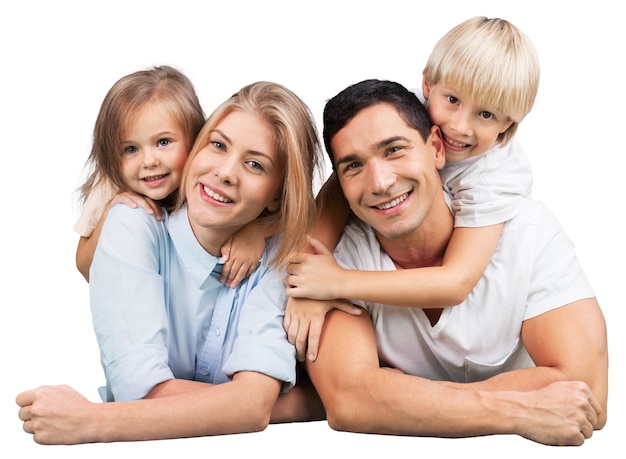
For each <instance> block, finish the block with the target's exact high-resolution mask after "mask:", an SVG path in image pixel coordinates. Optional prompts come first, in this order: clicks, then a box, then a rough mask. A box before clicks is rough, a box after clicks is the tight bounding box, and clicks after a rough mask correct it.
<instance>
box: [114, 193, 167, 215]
mask: <svg viewBox="0 0 626 459" xmlns="http://www.w3.org/2000/svg"><path fill="white" fill-rule="evenodd" d="M115 204H125V205H127V206H129V207H132V208H133V209H136V208H137V207H143V208H144V209H145V210H146V212H148V213H149V214H150V215H154V217H155V218H156V219H157V220H163V210H162V209H161V206H159V205H158V204H157V203H156V202H154V201H153V200H152V199H150V198H148V197H146V196H143V195H141V194H137V193H134V192H132V191H125V192H123V193H119V194H117V195H116V196H114V197H113V199H111V202H110V203H109V208H111V207H112V206H113V205H115Z"/></svg>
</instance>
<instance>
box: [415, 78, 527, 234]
mask: <svg viewBox="0 0 626 459" xmlns="http://www.w3.org/2000/svg"><path fill="white" fill-rule="evenodd" d="M411 91H412V92H414V93H415V94H416V95H417V97H418V98H419V100H420V101H421V102H422V103H424V96H423V93H422V90H421V88H417V89H411ZM439 175H440V176H441V183H442V184H443V188H444V190H446V191H447V192H448V193H449V194H450V196H451V197H452V201H451V203H452V210H453V213H454V226H455V227H457V226H464V227H480V226H489V225H495V224H497V223H502V222H505V221H508V220H510V219H511V218H512V217H514V216H515V215H517V213H518V212H519V210H520V206H521V201H522V198H524V197H530V192H531V188H532V185H533V175H532V169H531V167H530V162H529V160H528V157H527V156H526V152H525V151H524V149H523V148H522V146H521V144H520V143H519V142H518V141H517V139H515V138H513V139H511V140H510V141H509V142H508V143H507V144H506V145H504V146H502V147H500V146H494V147H493V148H491V149H490V150H488V151H487V152H485V153H483V154H481V155H478V156H474V157H472V158H467V159H464V160H462V161H457V162H449V161H446V164H445V166H444V167H443V168H442V169H441V170H440V171H439Z"/></svg>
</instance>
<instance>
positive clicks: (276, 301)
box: [223, 267, 296, 391]
mask: <svg viewBox="0 0 626 459" xmlns="http://www.w3.org/2000/svg"><path fill="white" fill-rule="evenodd" d="M259 270H260V271H261V274H259V277H258V278H257V279H256V281H254V280H253V279H250V280H249V281H253V282H250V283H249V284H248V287H247V294H246V297H245V301H244V304H243V306H242V310H241V316H240V319H239V324H238V333H237V338H236V340H235V342H234V344H233V349H232V352H231V354H230V356H229V357H228V359H227V360H226V363H225V365H224V367H223V370H224V372H225V373H226V374H227V375H228V376H229V377H232V376H233V375H234V374H235V373H238V372H240V371H256V372H259V373H263V374H265V375H267V376H271V377H273V378H275V379H277V380H279V381H282V382H283V385H282V390H283V391H287V390H289V389H290V388H291V387H293V386H294V385H295V383H296V354H295V347H294V346H293V345H292V344H290V343H289V341H288V339H287V334H286V332H285V330H284V328H283V317H284V314H285V303H286V300H287V297H286V294H285V290H284V287H283V285H282V282H281V278H280V272H277V271H275V270H273V269H270V268H267V267H263V268H259V269H258V270H257V271H259ZM241 293H242V292H240V294H241Z"/></svg>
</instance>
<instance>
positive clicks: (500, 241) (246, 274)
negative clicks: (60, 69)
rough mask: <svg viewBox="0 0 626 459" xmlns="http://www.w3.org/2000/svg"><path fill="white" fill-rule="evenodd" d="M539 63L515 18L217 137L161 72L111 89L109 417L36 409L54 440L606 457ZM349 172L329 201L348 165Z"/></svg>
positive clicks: (42, 430) (70, 407)
mask: <svg viewBox="0 0 626 459" xmlns="http://www.w3.org/2000/svg"><path fill="white" fill-rule="evenodd" d="M538 83H539V64H538V61H537V56H536V53H535V50H534V48H533V46H532V44H531V43H530V42H529V40H528V38H527V37H526V36H525V35H524V34H523V33H522V32H521V31H520V30H519V29H518V28H516V27H515V26H514V25H512V24H511V23H510V22H508V21H505V20H503V19H499V18H492V19H488V18H485V17H476V18H472V19H470V20H468V21H465V22H463V23H461V24H459V25H458V26H456V27H454V28H453V29H452V30H451V31H450V32H448V33H447V34H446V35H445V36H444V37H443V38H442V39H441V40H440V41H439V42H438V43H437V45H436V46H435V48H434V50H433V52H432V54H431V57H430V59H429V61H428V62H427V64H426V66H425V67H424V71H423V80H422V84H421V88H419V89H414V90H410V89H407V88H406V87H404V86H403V85H401V84H399V83H396V82H392V81H382V80H374V79H370V80H364V81H361V82H358V83H356V84H354V85H351V86H349V87H347V88H345V89H344V90H342V91H340V92H339V93H338V94H336V95H335V96H334V97H332V98H330V99H329V100H328V102H327V103H326V105H325V108H324V112H323V132H322V142H320V140H319V137H318V131H317V128H316V125H315V121H314V117H313V116H312V114H311V112H310V110H309V108H308V107H307V105H306V104H305V103H304V102H303V101H302V100H301V99H300V98H299V97H298V96H297V95H296V94H294V93H293V92H292V91H290V90H289V89H287V88H286V87H284V86H282V85H280V84H277V83H272V82H255V83H252V84H250V85H247V86H245V87H243V88H241V89H240V90H239V91H237V92H236V93H235V94H234V95H233V96H231V97H230V98H229V99H227V100H226V101H225V102H223V103H222V104H221V105H219V106H218V107H217V108H216V109H215V110H214V111H213V112H212V113H211V114H210V115H209V116H208V118H206V119H205V115H204V112H203V109H202V108H201V106H200V103H199V101H198V97H197V96H196V92H195V90H194V87H193V85H192V83H191V82H190V81H189V79H188V78H187V77H186V76H185V75H183V74H182V73H181V72H179V71H178V70H176V69H174V68H172V67H168V66H161V67H155V68H152V69H148V70H142V71H138V72H135V73H133V74H130V75H127V76H125V77H123V78H122V79H120V80H119V81H118V82H116V83H115V84H114V86H113V87H112V88H111V89H110V90H109V92H108V93H107V95H106V97H105V99H104V101H103V103H102V106H101V108H100V112H99V115H98V118H97V120H96V123H95V128H94V136H93V147H92V151H91V154H90V156H89V158H88V166H89V168H90V171H91V175H89V177H88V178H87V180H86V181H85V183H84V185H83V186H82V188H81V196H82V198H83V203H84V205H83V212H82V214H81V216H80V219H79V221H78V222H77V224H76V227H75V229H76V231H77V232H79V234H80V239H79V243H78V248H77V252H76V264H77V267H78V270H79V271H80V272H81V273H82V275H83V276H84V277H85V279H86V280H87V281H88V282H89V294H90V303H91V310H92V316H93V325H94V330H95V333H96V337H97V342H98V346H99V349H100V357H101V363H102V367H103V369H104V374H105V379H106V385H105V386H104V387H102V388H101V389H100V394H101V396H102V400H103V401H104V402H106V403H93V402H91V401H88V400H87V399H86V398H85V397H83V396H82V395H81V394H79V393H78V392H76V391H75V390H74V389H72V388H71V387H69V386H41V387H39V388H36V389H33V390H28V391H25V392H22V393H20V394H18V395H17V398H16V402H17V404H18V406H19V419H20V420H21V421H22V422H23V427H24V430H25V431H26V432H27V433H30V434H32V435H33V438H34V440H35V441H36V442H37V443H42V444H76V443H88V442H111V441H128V440H151V439H165V438H181V437H193V436H208V435H220V434H230V433H241V432H255V431H260V430H263V429H264V428H266V427H267V426H268V424H270V423H282V422H301V421H311V420H327V422H328V423H329V425H330V426H331V427H332V428H333V429H336V430H342V431H351V432H363V433H380V434H392V435H412V436H438V437H469V436H478V435H492V434H516V435H520V436H522V437H525V438H528V439H530V440H532V441H535V442H539V443H543V444H549V445H580V444H582V443H583V442H584V441H585V440H586V439H588V438H590V437H591V436H592V434H593V431H594V430H598V429H601V428H603V427H604V425H605V423H606V419H607V397H608V350H607V337H606V325H605V321H604V318H603V315H602V312H601V309H600V306H599V305H598V302H597V301H596V298H595V294H594V291H593V289H592V287H591V286H590V285H589V282H588V281H587V278H586V276H585V273H584V271H583V270H582V268H581V266H580V264H579V262H578V260H577V258H576V254H575V250H574V246H573V244H572V242H571V241H570V240H569V239H568V238H567V236H566V234H565V233H564V231H563V229H562V228H561V226H560V225H559V223H558V222H557V220H556V219H555V218H554V216H553V215H552V214H551V213H550V211H549V210H548V209H547V208H546V207H545V206H543V205H542V204H541V203H538V202H535V201H533V200H531V199H530V189H531V187H532V171H531V169H530V165H529V162H528V159H527V158H526V156H525V153H524V151H523V149H522V147H521V145H520V144H519V142H518V141H517V139H516V138H515V132H516V129H517V127H518V125H519V123H520V122H521V121H522V120H523V118H524V117H525V116H526V115H527V114H528V112H529V111H530V110H531V108H532V106H533V103H534V100H535V95H536V93H537V88H538ZM322 145H323V147H324V150H325V151H326V153H327V154H328V157H329V159H330V162H331V164H332V166H333V172H332V174H331V176H330V177H329V178H328V179H327V181H326V183H325V184H324V185H323V186H322V188H321V190H320V191H319V193H318V194H317V196H316V195H315V193H314V190H313V184H314V177H315V174H316V173H318V172H319V170H320V167H321V164H322V162H323V155H322Z"/></svg>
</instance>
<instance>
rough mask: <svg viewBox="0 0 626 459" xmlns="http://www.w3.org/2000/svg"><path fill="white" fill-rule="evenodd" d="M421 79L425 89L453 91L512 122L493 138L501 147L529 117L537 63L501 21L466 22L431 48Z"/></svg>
mask: <svg viewBox="0 0 626 459" xmlns="http://www.w3.org/2000/svg"><path fill="white" fill-rule="evenodd" d="M423 75H424V77H425V79H426V81H427V83H428V84H429V85H435V84H437V83H439V82H441V83H442V84H444V85H451V86H454V87H455V88H456V89H457V90H459V91H461V92H463V93H465V94H467V95H469V96H470V97H471V98H472V99H474V100H475V101H476V102H477V103H479V104H480V105H484V106H485V107H492V108H493V109H495V110H498V111H499V112H502V113H504V114H506V115H507V116H508V117H509V119H510V120H511V121H513V123H512V124H511V126H510V127H509V128H508V129H507V130H506V131H505V132H503V133H501V134H500V135H499V137H498V143H499V144H501V145H504V144H506V143H507V142H508V141H509V140H510V139H511V137H513V135H514V134H515V132H516V131H517V127H518V125H519V123H520V122H521V121H522V120H523V119H524V117H525V116H526V115H527V114H528V112H530V110H531V108H532V106H533V104H534V102H535V97H536V95H537V90H538V87H539V59H538V57H537V53H536V51H535V48H534V46H533V45H532V43H531V42H530V40H529V39H528V37H527V36H526V35H525V34H524V33H523V32H522V31H521V30H519V29H518V28H517V27H515V26H514V25H513V24H511V23H510V22H508V21H505V20H504V19H499V18H491V19H489V18H486V17H484V16H479V17H475V18H472V19H469V20H467V21H465V22H463V23H461V24H459V25H458V26H456V27H454V28H453V29H452V30H450V31H449V32H448V33H447V34H446V35H444V36H443V37H442V38H441V39H440V40H439V42H437V44H436V45H435V48H434V49H433V51H432V53H431V55H430V58H429V59H428V62H427V63H426V67H425V68H424V71H423Z"/></svg>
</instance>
